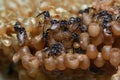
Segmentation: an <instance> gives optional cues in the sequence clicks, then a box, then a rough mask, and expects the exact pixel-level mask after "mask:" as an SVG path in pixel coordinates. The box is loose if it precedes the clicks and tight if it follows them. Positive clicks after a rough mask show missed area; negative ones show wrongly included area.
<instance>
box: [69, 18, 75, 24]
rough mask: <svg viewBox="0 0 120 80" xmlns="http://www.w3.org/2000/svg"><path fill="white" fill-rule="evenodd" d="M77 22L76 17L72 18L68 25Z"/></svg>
mask: <svg viewBox="0 0 120 80" xmlns="http://www.w3.org/2000/svg"><path fill="white" fill-rule="evenodd" d="M75 21H76V19H75V18H74V17H70V19H69V21H68V24H73V23H74V22H75Z"/></svg>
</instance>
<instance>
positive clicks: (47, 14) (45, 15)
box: [36, 11, 50, 19]
mask: <svg viewBox="0 0 120 80" xmlns="http://www.w3.org/2000/svg"><path fill="white" fill-rule="evenodd" d="M42 14H43V15H44V19H46V18H50V13H49V11H43V12H42V13H39V14H38V15H37V16H36V17H39V16H40V15H42Z"/></svg>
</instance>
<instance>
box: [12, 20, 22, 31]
mask: <svg viewBox="0 0 120 80" xmlns="http://www.w3.org/2000/svg"><path fill="white" fill-rule="evenodd" d="M20 27H21V24H20V22H18V21H17V22H16V23H15V25H14V30H15V31H17V32H18V31H19V28H20Z"/></svg>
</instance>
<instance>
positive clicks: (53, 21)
mask: <svg viewBox="0 0 120 80" xmlns="http://www.w3.org/2000/svg"><path fill="white" fill-rule="evenodd" d="M50 23H51V25H53V24H57V23H58V21H57V20H51V21H50Z"/></svg>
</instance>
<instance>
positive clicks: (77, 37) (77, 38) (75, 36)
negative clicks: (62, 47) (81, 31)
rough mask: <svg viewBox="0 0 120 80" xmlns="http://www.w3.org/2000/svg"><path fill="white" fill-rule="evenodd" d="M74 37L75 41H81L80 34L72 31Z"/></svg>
mask: <svg viewBox="0 0 120 80" xmlns="http://www.w3.org/2000/svg"><path fill="white" fill-rule="evenodd" d="M72 38H73V41H74V42H79V35H78V34H76V33H72Z"/></svg>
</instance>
